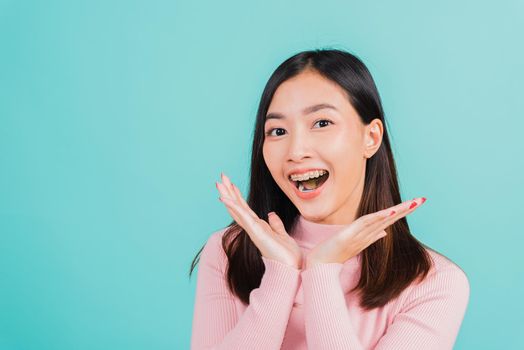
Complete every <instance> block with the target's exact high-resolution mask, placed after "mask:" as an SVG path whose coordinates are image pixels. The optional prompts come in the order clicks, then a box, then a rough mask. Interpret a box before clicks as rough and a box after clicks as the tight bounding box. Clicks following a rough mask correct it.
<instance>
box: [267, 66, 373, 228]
mask: <svg viewBox="0 0 524 350" xmlns="http://www.w3.org/2000/svg"><path fill="white" fill-rule="evenodd" d="M320 104H325V105H330V106H332V107H331V108H330V107H326V106H324V107H322V106H320V107H317V108H311V109H310V110H307V109H308V107H312V106H317V105H320ZM274 116H277V118H273V117H274ZM382 130H383V129H382V123H381V121H380V119H374V120H373V121H372V122H371V123H370V124H369V125H367V126H366V125H364V124H363V123H362V122H361V121H360V117H359V116H358V114H357V112H356V111H355V110H354V109H353V107H352V105H351V104H350V103H349V100H348V98H347V95H346V92H345V90H343V89H342V88H341V87H340V86H338V85H337V84H336V83H334V82H332V81H330V80H328V79H326V78H324V77H322V76H321V75H320V74H318V73H317V72H314V71H310V70H306V71H303V72H302V73H300V74H299V75H297V76H295V77H293V78H291V79H289V80H287V81H285V82H283V83H282V84H281V85H280V86H279V87H278V89H277V90H276V92H275V94H274V96H273V99H272V101H271V104H270V105H269V108H268V112H267V115H266V122H265V126H264V132H265V139H264V144H263V155H264V160H265V162H266V165H267V167H268V169H269V171H270V172H271V175H272V176H273V179H274V180H275V181H276V183H277V184H278V186H279V187H280V188H281V189H282V191H283V192H284V193H285V194H286V195H287V196H288V197H289V199H290V200H291V202H293V204H294V205H295V206H296V207H297V208H298V210H299V211H300V213H301V214H302V215H303V216H304V217H305V218H306V219H307V220H310V221H314V222H317V223H324V224H349V223H351V222H353V221H354V220H355V216H356V210H357V208H358V205H359V203H360V198H361V196H362V191H363V188H364V175H365V171H366V159H367V158H369V157H371V156H372V155H373V154H374V153H375V152H376V150H378V148H379V146H380V142H381V140H382ZM308 169H318V170H321V169H322V170H327V171H328V177H327V180H326V181H325V183H324V184H322V185H321V186H320V187H319V190H317V191H314V192H310V193H309V194H308V193H302V192H300V191H299V189H298V188H297V186H296V182H294V181H292V180H290V179H289V176H290V174H297V173H298V174H300V173H304V170H308ZM306 172H307V171H306ZM294 178H295V179H296V177H294ZM302 179H304V177H302ZM303 190H304V189H303ZM305 191H307V189H305ZM307 197H309V198H307Z"/></svg>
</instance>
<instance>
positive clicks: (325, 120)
mask: <svg viewBox="0 0 524 350" xmlns="http://www.w3.org/2000/svg"><path fill="white" fill-rule="evenodd" d="M320 122H326V123H325V124H324V126H328V125H329V123H331V124H333V122H332V121H331V120H329V119H321V120H318V121H316V122H315V124H314V125H316V124H318V123H320ZM321 128H322V127H321ZM275 130H277V131H278V130H283V131H285V130H284V129H282V128H273V129H269V130H268V131H266V136H281V135H283V133H281V134H277V135H273V131H275Z"/></svg>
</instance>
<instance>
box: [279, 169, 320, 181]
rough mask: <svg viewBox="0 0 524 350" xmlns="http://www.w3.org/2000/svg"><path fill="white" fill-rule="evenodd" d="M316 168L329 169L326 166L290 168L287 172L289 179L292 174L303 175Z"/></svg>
mask: <svg viewBox="0 0 524 350" xmlns="http://www.w3.org/2000/svg"><path fill="white" fill-rule="evenodd" d="M315 170H325V171H327V170H326V169H325V168H307V169H294V170H290V171H289V172H288V173H287V177H288V179H289V178H290V177H291V174H293V175H302V174H305V173H307V172H309V171H315Z"/></svg>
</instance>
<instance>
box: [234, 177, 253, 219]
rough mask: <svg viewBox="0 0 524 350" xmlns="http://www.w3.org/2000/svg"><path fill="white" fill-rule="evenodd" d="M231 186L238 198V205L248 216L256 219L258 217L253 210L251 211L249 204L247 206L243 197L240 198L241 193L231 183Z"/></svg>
mask: <svg viewBox="0 0 524 350" xmlns="http://www.w3.org/2000/svg"><path fill="white" fill-rule="evenodd" d="M231 185H232V186H233V190H234V192H235V194H236V196H237V198H238V201H239V203H240V205H242V206H243V207H244V208H245V209H246V210H247V211H248V212H249V214H250V215H252V216H254V217H255V218H258V215H257V214H256V213H255V212H254V211H253V209H251V207H250V206H249V204H247V202H246V201H245V200H244V197H242V193H241V192H240V190H239V189H238V187H237V186H236V185H235V184H233V183H232V184H231Z"/></svg>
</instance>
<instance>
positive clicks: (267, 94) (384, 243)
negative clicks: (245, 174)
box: [189, 49, 432, 310]
mask: <svg viewBox="0 0 524 350" xmlns="http://www.w3.org/2000/svg"><path fill="white" fill-rule="evenodd" d="M306 69H309V70H313V71H316V72H317V73H319V74H321V75H322V76H323V77H325V78H327V79H329V80H331V81H333V82H335V83H337V84H338V85H339V86H340V87H342V88H343V89H344V90H345V91H346V92H347V96H348V99H349V102H350V103H351V105H352V106H353V107H354V108H355V110H356V111H357V112H358V115H359V116H360V119H361V121H362V122H363V123H364V124H365V125H368V124H369V123H370V122H371V121H372V120H373V119H376V118H378V119H380V120H381V121H382V124H383V125H384V133H383V138H382V143H381V145H380V147H379V149H378V150H377V152H376V153H375V154H374V155H373V156H372V157H371V158H369V159H367V164H366V174H365V183H364V189H363V195H362V199H361V202H360V205H359V207H358V209H357V217H360V216H363V215H366V214H370V213H374V212H377V211H379V210H382V209H385V208H388V207H390V206H393V205H396V204H399V203H401V202H402V200H401V197H400V192H399V185H398V180H397V171H396V167H395V161H394V159H393V154H392V151H391V145H390V141H389V136H388V132H387V129H386V123H385V120H384V112H383V109H382V104H381V100H380V96H379V93H378V91H377V88H376V86H375V82H374V81H373V78H372V77H371V74H370V72H369V71H368V69H367V68H366V66H365V65H364V63H363V62H362V61H361V60H360V59H359V58H357V57H356V56H354V55H353V54H351V53H349V52H346V51H343V50H337V49H317V50H310V51H304V52H300V53H298V54H295V55H294V56H292V57H290V58H288V59H287V60H286V61H284V62H283V63H282V64H281V65H280V66H278V68H277V69H276V70H275V72H274V73H273V74H272V75H271V77H270V78H269V81H268V82H267V84H266V86H265V88H264V91H263V93H262V97H261V100H260V104H259V107H258V111H257V116H256V122H255V130H254V137H253V146H252V154H251V169H250V183H249V193H248V196H247V200H246V201H247V203H248V205H249V206H250V207H251V209H253V211H254V212H255V213H256V214H257V215H258V216H259V217H260V218H267V214H268V213H269V212H270V211H274V212H276V213H277V214H278V216H279V217H280V218H281V219H282V221H283V223H284V226H285V228H286V231H287V232H292V229H293V226H294V225H295V223H296V222H297V219H298V216H299V214H300V213H299V212H298V209H297V208H296V207H295V205H294V204H293V203H292V202H291V201H290V200H289V198H288V197H287V196H286V195H285V194H284V192H282V190H281V189H280V188H279V187H278V185H277V184H276V182H275V181H274V179H273V177H272V176H271V174H270V172H269V170H268V168H267V166H266V163H265V161H264V159H263V155H262V145H263V143H264V137H265V135H264V122H265V116H266V113H267V110H268V108H269V104H270V102H271V99H272V98H273V94H274V93H275V91H276V89H277V88H278V86H279V85H280V84H282V83H283V82H284V81H286V80H287V79H290V78H292V77H294V76H296V75H298V74H299V73H301V72H303V71H304V70H306ZM386 231H387V233H388V235H387V236H385V237H384V238H383V239H380V240H378V241H376V242H375V243H373V244H371V245H370V246H368V247H367V248H366V249H364V250H363V252H362V266H361V275H360V280H359V282H358V284H357V285H356V286H355V288H354V289H353V290H352V291H355V290H358V292H359V295H360V305H361V307H362V308H364V309H367V310H371V309H373V308H376V307H381V306H384V305H385V304H386V303H388V302H389V301H390V300H391V299H393V298H395V297H397V296H398V295H399V294H400V293H401V292H402V291H403V290H404V289H405V288H406V287H408V286H409V285H410V284H411V283H412V282H413V281H414V280H415V279H417V278H419V279H420V281H422V280H423V279H424V278H425V277H426V275H427V274H428V272H429V270H430V268H431V263H432V260H431V256H430V255H429V254H428V252H427V251H426V250H425V249H424V247H425V245H423V244H422V243H421V242H419V241H418V240H417V239H416V238H415V237H414V236H413V235H412V234H411V232H410V229H409V226H408V222H407V220H406V217H403V218H401V219H399V220H397V221H396V222H395V223H393V224H392V225H390V226H389V227H388V228H386ZM203 248H204V247H202V248H201V249H200V251H199V252H198V253H197V255H196V256H195V258H194V259H193V262H192V264H191V268H190V272H189V276H191V273H192V271H193V269H194V267H195V266H196V263H198V261H197V258H199V255H200V253H201V252H202V249H203ZM222 248H223V249H224V252H225V253H226V255H227V258H228V267H227V271H226V274H227V281H228V286H229V289H230V290H231V292H232V293H233V294H235V295H236V296H237V297H238V298H239V299H240V300H242V302H244V303H245V304H246V305H247V304H249V294H250V293H251V291H252V290H253V289H255V288H258V287H259V286H260V282H261V279H262V276H263V274H264V271H265V266H264V263H263V261H262V259H261V254H260V251H259V250H258V248H257V247H256V246H255V245H254V244H253V242H252V241H251V239H250V237H249V235H248V234H247V233H246V232H245V231H244V229H243V228H242V227H240V226H239V225H237V224H236V223H235V221H233V222H231V223H230V224H229V225H228V226H227V230H226V231H225V233H224V236H223V238H222ZM198 260H199V259H198Z"/></svg>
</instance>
